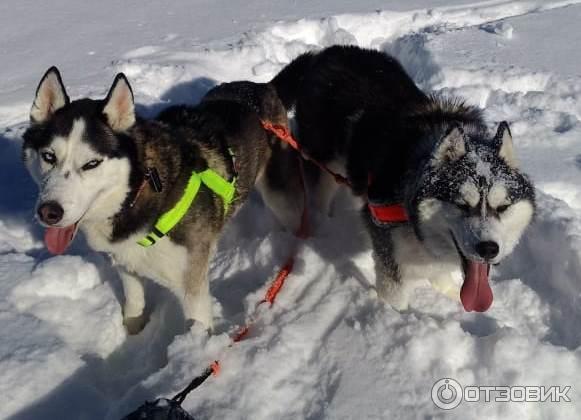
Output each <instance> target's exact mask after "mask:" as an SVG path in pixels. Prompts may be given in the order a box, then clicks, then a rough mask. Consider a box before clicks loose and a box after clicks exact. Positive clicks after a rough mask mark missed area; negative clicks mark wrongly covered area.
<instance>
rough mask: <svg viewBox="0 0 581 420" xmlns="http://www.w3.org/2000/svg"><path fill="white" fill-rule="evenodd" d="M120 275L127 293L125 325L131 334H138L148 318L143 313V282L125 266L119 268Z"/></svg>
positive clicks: (124, 310) (124, 308) (124, 306)
mask: <svg viewBox="0 0 581 420" xmlns="http://www.w3.org/2000/svg"><path fill="white" fill-rule="evenodd" d="M119 275H120V277H121V281H122V282H123V292H124V293H125V303H124V305H123V325H125V328H126V329H127V332H128V333H129V334H132V335H133V334H137V333H139V332H140V331H141V330H143V327H145V324H146V323H147V319H146V318H145V315H144V314H143V309H144V308H145V290H144V288H143V283H142V281H141V279H140V278H139V277H137V276H136V275H134V274H132V273H129V272H128V271H126V270H125V269H123V268H121V269H120V270H119Z"/></svg>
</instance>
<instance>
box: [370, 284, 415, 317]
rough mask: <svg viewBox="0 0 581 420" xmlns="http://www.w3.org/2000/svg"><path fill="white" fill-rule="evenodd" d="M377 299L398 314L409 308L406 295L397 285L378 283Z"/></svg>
mask: <svg viewBox="0 0 581 420" xmlns="http://www.w3.org/2000/svg"><path fill="white" fill-rule="evenodd" d="M377 297H378V298H379V299H380V300H382V301H384V302H385V303H387V304H389V305H390V306H391V307H392V308H393V309H395V310H396V311H398V312H401V311H405V310H407V309H408V308H409V297H408V294H407V293H406V291H405V290H404V288H403V287H401V285H399V284H396V283H393V284H391V283H388V284H385V283H383V284H382V283H379V284H378V285H377Z"/></svg>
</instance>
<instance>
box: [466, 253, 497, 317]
mask: <svg viewBox="0 0 581 420" xmlns="http://www.w3.org/2000/svg"><path fill="white" fill-rule="evenodd" d="M488 268H489V267H488V264H486V263H478V262H474V261H468V264H467V266H466V272H465V273H464V284H463V285H462V290H460V300H461V301H462V305H464V309H465V310H466V311H467V312H471V311H476V312H485V311H486V310H487V309H488V308H490V305H492V289H491V288H490V285H489V284H488Z"/></svg>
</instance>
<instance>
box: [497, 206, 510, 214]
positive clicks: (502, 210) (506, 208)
mask: <svg viewBox="0 0 581 420" xmlns="http://www.w3.org/2000/svg"><path fill="white" fill-rule="evenodd" d="M507 210H508V204H505V205H503V206H498V207H497V208H496V212H497V213H504V212H505V211H507Z"/></svg>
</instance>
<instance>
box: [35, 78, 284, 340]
mask: <svg viewBox="0 0 581 420" xmlns="http://www.w3.org/2000/svg"><path fill="white" fill-rule="evenodd" d="M261 119H268V120H270V121H273V122H276V123H278V124H283V125H286V124H287V119H286V111H285V109H284V107H283V106H282V104H281V102H280V100H279V99H278V97H277V95H276V92H275V90H274V88H272V87H271V86H270V85H267V84H254V83H250V82H233V83H227V84H223V85H220V86H217V87H215V88H214V89H213V90H211V91H210V92H209V93H208V94H207V95H206V97H205V98H204V100H202V102H201V103H200V104H199V105H197V106H185V105H184V106H173V107H170V108H168V109H166V110H164V111H162V112H161V114H160V115H159V116H158V117H157V118H156V119H152V120H144V119H141V118H139V117H138V116H136V113H135V109H134V100H133V93H132V90H131V87H130V85H129V82H128V81H127V79H126V77H125V76H124V75H123V74H118V75H117V77H116V78H115V81H114V82H113V85H112V87H111V89H110V90H109V93H108V95H107V97H106V98H105V99H103V100H92V99H86V98H85V99H79V100H75V101H70V100H69V97H68V95H67V93H66V91H65V88H64V85H63V83H62V80H61V76H60V74H59V72H58V70H57V69H56V68H54V67H53V68H51V69H49V70H48V71H47V72H46V74H45V75H44V77H43V78H42V80H41V82H40V84H39V86H38V88H37V91H36V97H35V99H34V103H33V105H32V109H31V111H30V121H31V124H30V127H29V128H28V130H27V131H26V132H25V134H24V142H23V159H24V162H25V164H26V166H27V168H28V169H29V171H30V173H31V174H32V176H33V178H34V179H35V180H36V181H37V183H38V185H39V197H38V203H37V207H36V213H37V218H38V220H39V221H40V223H41V224H42V225H43V226H45V227H46V233H45V243H46V246H47V248H48V249H49V251H51V252H52V253H54V254H60V253H63V252H64V251H65V250H66V248H67V247H68V245H69V244H70V242H71V241H72V240H73V238H74V236H75V234H76V232H77V229H80V230H82V231H83V232H84V234H85V236H86V239H87V242H88V244H89V245H90V246H91V247H92V248H93V249H95V250H97V251H103V252H106V253H109V254H110V255H111V256H112V258H113V260H114V263H115V264H116V266H117V267H118V268H119V274H120V277H121V279H122V282H123V287H124V293H125V303H124V307H123V314H124V323H125V326H126V327H127V330H128V331H129V332H130V333H137V332H139V331H140V330H141V329H142V328H143V326H144V325H145V322H146V319H145V318H146V317H145V316H144V306H145V296H144V287H143V279H145V278H150V279H152V280H155V281H157V282H158V283H160V284H162V285H164V286H166V287H167V288H169V289H170V290H172V291H173V292H174V293H175V294H176V296H177V297H178V298H179V299H180V300H181V302H182V303H183V309H184V315H185V317H186V319H191V320H195V321H199V322H201V323H203V324H204V325H205V326H206V327H208V328H211V326H212V311H211V298H210V295H209V285H208V279H207V269H208V262H209V260H210V258H211V257H212V255H213V253H214V250H215V247H216V243H217V241H218V239H219V236H220V233H221V231H222V228H223V227H224V225H225V223H226V222H227V221H228V220H229V219H230V218H231V217H232V215H233V214H234V213H235V212H236V211H237V209H238V208H239V207H240V206H241V205H242V203H243V202H244V201H245V200H246V198H247V197H248V194H249V192H250V191H251V189H252V188H253V187H254V186H258V188H259V190H261V192H262V193H263V194H264V195H265V196H266V197H267V199H265V201H266V202H267V204H269V203H270V204H272V203H276V202H278V201H280V199H279V198H277V197H279V196H284V195H285V194H286V193H285V192H284V187H281V186H280V185H274V186H273V187H272V185H273V183H274V184H276V179H277V178H276V174H277V173H278V171H279V168H281V167H284V164H285V158H284V156H285V155H284V154H283V155H282V156H283V157H279V158H277V157H275V156H274V155H277V147H279V143H278V141H275V140H273V139H272V138H271V137H270V135H269V134H267V133H266V132H265V131H264V129H263V127H262V125H261ZM271 166H273V167H271ZM266 172H270V173H271V174H274V175H273V176H271V177H270V178H269V179H271V180H272V182H270V183H269V181H268V180H267V179H266V176H265V173H266ZM279 184H280V183H279ZM269 197H270V198H269Z"/></svg>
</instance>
